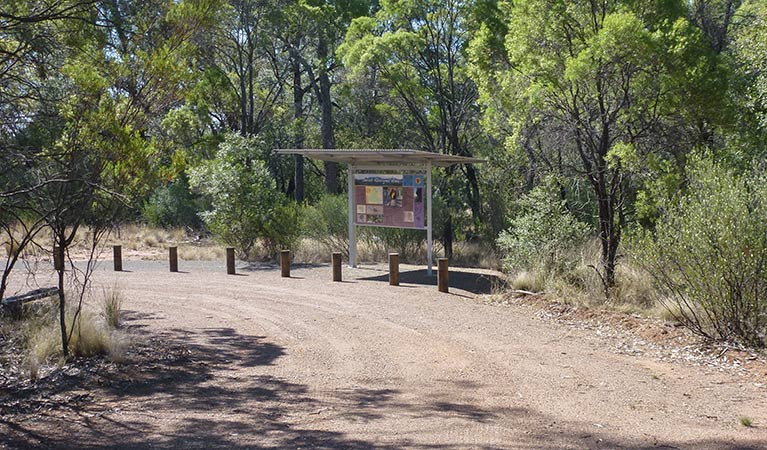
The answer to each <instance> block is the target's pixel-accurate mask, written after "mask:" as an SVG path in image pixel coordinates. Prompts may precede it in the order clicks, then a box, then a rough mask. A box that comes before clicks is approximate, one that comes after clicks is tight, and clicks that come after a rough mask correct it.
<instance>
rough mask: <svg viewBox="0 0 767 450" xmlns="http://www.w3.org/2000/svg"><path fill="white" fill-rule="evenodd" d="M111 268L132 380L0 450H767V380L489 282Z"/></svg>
mask: <svg viewBox="0 0 767 450" xmlns="http://www.w3.org/2000/svg"><path fill="white" fill-rule="evenodd" d="M125 269H126V270H127V272H123V273H114V272H109V271H106V270H103V271H99V272H97V273H96V274H95V278H94V279H95V283H96V284H97V285H117V286H119V287H120V288H121V290H122V291H123V293H124V295H125V297H126V302H125V304H124V305H123V308H124V309H125V310H126V311H125V319H126V323H127V326H128V327H129V328H130V329H131V330H132V331H133V332H134V333H135V334H136V336H137V337H136V339H137V342H138V343H139V344H137V345H138V347H139V349H144V350H139V351H138V354H137V355H134V356H135V358H138V359H136V360H140V361H143V365H141V366H139V367H133V366H130V365H126V368H124V369H120V367H119V366H116V368H113V369H111V371H110V373H109V374H97V376H96V375H94V377H96V378H94V380H96V381H95V382H94V383H95V384H96V386H95V387H93V388H91V389H89V390H88V391H87V392H85V393H81V394H77V395H85V396H86V397H77V396H76V395H74V394H72V397H71V398H72V399H74V400H72V403H71V405H70V406H69V407H61V406H60V407H57V408H50V409H49V410H48V412H47V414H44V415H43V416H42V417H40V416H35V418H34V419H31V418H30V417H31V416H28V417H27V416H21V415H19V416H18V417H15V416H13V415H8V416H6V417H3V418H0V448H29V447H53V448H84V449H87V448H107V447H108V448H161V449H164V448H167V449H170V448H227V449H282V448H286V449H311V448H319V449H337V448H349V449H400V448H412V449H501V448H512V449H581V448H605V449H607V448H611V449H612V448H629V449H645V448H647V449H649V448H685V449H712V450H713V449H767V387H765V384H764V382H765V381H767V373H763V374H754V373H741V372H740V371H734V370H723V369H722V368H721V367H714V366H709V365H706V364H702V363H695V362H690V361H686V360H685V358H683V357H680V358H671V357H669V358H665V357H664V356H663V355H664V354H667V353H662V352H661V353H659V352H653V351H648V350H647V347H646V346H644V347H643V346H642V345H641V343H640V344H635V345H632V346H629V347H627V346H626V344H625V342H624V341H625V339H624V338H623V337H621V336H618V335H619V334H620V333H613V332H608V331H606V330H605V329H602V328H600V327H598V326H573V325H572V324H569V323H561V321H557V320H550V319H547V318H546V317H541V315H540V314H538V313H536V312H535V310H533V309H531V308H529V307H527V306H525V305H520V304H515V303H513V302H512V303H510V304H499V303H498V302H495V301H493V298H494V297H493V296H490V295H488V294H490V292H491V290H492V289H493V287H494V286H495V285H496V284H497V282H496V280H495V276H494V274H492V273H490V272H485V271H473V270H468V269H455V270H454V271H453V272H451V286H452V287H451V293H450V294H442V293H439V292H437V290H436V287H435V285H436V279H434V278H428V277H426V276H425V275H424V274H423V272H419V271H416V268H414V267H408V266H403V267H402V271H403V275H402V280H403V283H402V285H401V286H399V287H392V286H389V285H388V282H387V281H386V280H387V276H386V272H385V271H383V269H382V268H381V267H370V268H366V269H354V270H353V269H348V268H346V267H344V279H345V280H346V281H344V282H342V283H333V282H331V281H330V280H331V271H330V268H329V267H327V266H305V267H298V268H294V269H293V271H292V275H293V276H292V277H291V278H289V279H288V278H281V277H280V272H279V269H275V268H273V267H271V266H261V267H250V268H246V267H243V266H242V265H241V266H240V267H239V268H238V271H239V275H237V276H228V275H226V274H225V273H223V272H224V268H223V265H222V264H215V263H203V262H193V263H185V262H181V270H182V271H185V272H186V273H178V274H171V273H167V272H166V270H167V269H166V265H165V263H162V262H155V261H126V262H125ZM457 286H461V287H462V288H458V287H457ZM636 348H639V349H640V350H641V351H640V350H636V351H635V350H634V349H636ZM669 351H671V350H669ZM141 352H145V353H141ZM142 355H143V356H142ZM141 358H143V359H141ZM6 412H7V411H6ZM25 417H26V418H25ZM741 417H748V418H749V419H751V421H752V422H753V426H752V427H744V426H743V425H741V423H740V418H741Z"/></svg>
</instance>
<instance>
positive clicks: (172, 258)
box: [168, 247, 178, 272]
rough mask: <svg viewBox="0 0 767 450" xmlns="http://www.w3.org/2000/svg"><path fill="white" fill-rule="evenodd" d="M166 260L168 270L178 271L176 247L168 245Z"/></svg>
mask: <svg viewBox="0 0 767 450" xmlns="http://www.w3.org/2000/svg"><path fill="white" fill-rule="evenodd" d="M168 261H169V262H170V271H171V272H178V247H168Z"/></svg>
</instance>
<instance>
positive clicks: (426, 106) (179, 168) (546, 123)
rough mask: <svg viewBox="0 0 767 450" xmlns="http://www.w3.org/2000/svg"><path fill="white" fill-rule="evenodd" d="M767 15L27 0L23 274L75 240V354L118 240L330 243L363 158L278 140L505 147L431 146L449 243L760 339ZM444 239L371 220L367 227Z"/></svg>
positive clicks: (437, 228)
mask: <svg viewBox="0 0 767 450" xmlns="http://www.w3.org/2000/svg"><path fill="white" fill-rule="evenodd" d="M766 42H767V6H765V3H764V2H763V1H756V0H740V1H703V0H696V1H688V2H685V1H681V0H678V1H666V2H655V1H649V0H648V1H631V2H628V1H619V0H613V1H605V2H600V3H598V4H595V3H593V2H580V1H574V2H566V1H558V0H520V1H513V2H512V1H506V0H498V1H484V0H482V1H480V0H477V1H447V2H445V1H436V0H403V1H382V2H378V1H364V0H357V1H347V2H334V1H328V2H319V1H313V0H307V1H288V0H270V1H265V2H253V1H250V0H211V1H208V0H205V1H200V0H178V1H177V0H158V1H155V2H150V3H146V2H144V3H142V2H134V1H126V2H116V1H114V2H109V1H108V2H106V3H102V2H89V1H74V0H55V1H50V2H42V3H41V2H33V1H27V0H19V1H12V2H10V3H9V4H7V5H5V6H4V11H3V14H2V18H1V19H0V55H2V58H0V105H2V107H0V147H2V149H3V151H2V152H0V250H2V254H3V255H4V258H3V261H4V265H3V273H2V278H0V297H7V296H9V295H11V292H9V291H8V286H9V280H10V277H11V274H14V273H17V272H26V273H34V272H35V271H36V270H39V269H40V268H41V267H48V266H47V265H46V264H50V263H51V262H52V261H53V260H54V259H55V260H58V261H61V262H62V264H61V265H59V267H58V268H57V286H58V288H59V296H58V299H57V304H56V307H57V311H58V324H59V328H60V330H59V331H60V334H61V339H60V341H59V343H60V344H61V347H62V355H63V356H64V357H65V358H66V357H69V356H70V355H71V354H72V352H80V351H81V350H80V347H78V346H79V345H80V344H79V343H77V342H75V341H72V342H70V339H71V337H72V336H74V334H73V330H83V329H85V325H83V321H94V320H95V319H94V318H93V317H91V316H87V315H84V312H83V309H82V307H83V302H84V299H85V297H86V296H87V293H88V292H89V288H88V285H89V281H90V274H91V272H92V270H93V262H94V261H95V260H97V259H98V256H99V254H100V252H101V251H102V250H103V249H104V248H105V245H108V244H110V243H113V242H115V243H117V242H119V243H121V244H123V245H124V246H125V248H126V251H129V252H130V251H138V250H139V249H141V250H142V251H144V250H146V249H152V250H151V251H150V252H149V253H150V254H154V255H155V256H157V257H159V256H160V255H163V254H164V251H165V249H166V248H167V246H169V245H171V244H174V245H175V244H183V245H179V247H180V248H179V251H180V254H179V256H180V258H181V259H220V258H222V257H223V254H224V253H223V252H224V250H223V247H224V246H233V247H235V248H236V249H237V251H238V252H239V255H238V256H239V257H240V258H243V259H248V260H256V259H269V258H273V257H274V255H275V253H276V252H278V251H279V250H280V249H283V248H290V249H291V250H293V253H294V255H296V256H297V258H299V259H300V260H303V261H307V262H314V261H326V260H327V258H329V255H330V253H331V252H332V251H341V252H344V253H348V249H347V248H346V241H347V235H346V233H347V229H346V217H347V214H348V211H347V210H346V208H347V205H346V201H345V198H346V193H345V192H344V191H345V186H346V182H345V181H346V180H345V178H346V172H345V169H344V168H343V167H339V166H338V165H337V164H334V163H321V162H318V161H312V160H309V159H305V158H303V157H301V156H293V157H284V156H278V155H276V154H275V153H274V152H273V150H274V149H276V148H313V147H314V148H416V149H421V150H426V151H430V152H436V153H441V154H449V155H460V156H472V157H479V158H483V159H485V160H486V161H487V162H486V164H482V165H458V166H455V167H449V168H444V169H442V168H440V169H435V170H434V172H433V174H432V175H433V178H434V193H435V195H434V236H435V239H436V240H437V241H438V245H437V248H436V250H437V254H438V255H439V256H446V257H448V258H450V259H451V261H452V264H453V265H474V266H476V265H479V266H483V267H503V269H504V270H505V271H507V272H508V274H509V276H510V279H511V280H512V283H513V285H514V287H515V288H516V289H518V290H524V291H529V292H543V293H545V294H546V295H547V296H549V297H550V298H552V299H555V300H558V301H564V302H571V303H578V304H584V305H591V306H602V305H605V306H607V307H613V308H618V309H625V310H627V311H656V310H657V308H658V307H659V306H660V307H662V308H664V311H665V312H664V314H665V315H666V316H667V317H670V318H673V319H674V320H676V321H678V322H679V323H681V324H683V325H685V326H687V327H689V328H690V329H691V330H693V331H694V332H695V333H698V334H699V335H701V336H703V337H705V338H706V339H710V340H718V341H725V342H727V343H731V344H736V345H741V346H749V347H754V348H763V347H765V346H767V340H766V339H767V290H766V288H765V286H766V285H767V283H766V282H767V279H765V275H764V274H765V273H766V271H765V270H764V269H765V267H764V265H765V262H766V261H767V260H766V259H765V258H766V257H767V242H766V241H765V239H767V238H766V237H765V236H767V233H765V231H767V230H765V228H764V227H765V225H764V224H765V206H764V203H765V201H767V196H766V195H767V194H765V192H764V188H763V186H764V179H765V177H766V176H767V173H765V170H767V167H765V149H767V75H765V74H766V73H767V56H765V55H767V48H765V45H767V44H765V43H766ZM146 224H148V225H150V226H151V228H147V227H145V225H146ZM424 241H425V233H423V232H422V231H414V230H399V229H382V228H381V229H376V228H364V229H362V230H361V231H360V254H361V257H362V259H363V260H365V259H369V260H380V259H381V258H382V257H383V256H384V255H385V254H386V253H387V252H389V251H397V252H399V253H400V254H401V255H402V259H403V261H405V262H423V258H424V256H423V255H424V252H423V247H424ZM144 256H146V255H144ZM149 257H152V256H151V255H150V256H149ZM75 259H77V260H80V261H86V262H85V263H84V265H85V268H84V269H83V268H82V266H78V265H77V264H74V263H73V261H74V260H75ZM71 286H76V289H74V290H72V289H70V287H71ZM13 293H16V292H13ZM71 308H74V310H73V309H71ZM110 316H111V317H112V318H116V316H114V314H111V315H110ZM78 333H79V331H78ZM70 344H71V345H72V346H73V347H72V348H69V347H70ZM43 347H44V346H43Z"/></svg>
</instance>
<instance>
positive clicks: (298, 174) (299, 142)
mask: <svg viewBox="0 0 767 450" xmlns="http://www.w3.org/2000/svg"><path fill="white" fill-rule="evenodd" d="M295 47H296V48H297V47H298V46H295ZM295 51H296V50H294V51H293V55H291V59H292V61H291V64H292V69H293V119H294V122H295V143H294V147H295V148H297V149H301V148H304V124H303V120H304V90H303V88H302V86H301V62H300V61H299V59H298V55H295ZM293 162H294V172H293V178H294V185H295V186H294V189H295V191H294V198H295V200H296V201H297V202H298V203H301V202H303V201H304V157H303V156H302V155H294V159H293Z"/></svg>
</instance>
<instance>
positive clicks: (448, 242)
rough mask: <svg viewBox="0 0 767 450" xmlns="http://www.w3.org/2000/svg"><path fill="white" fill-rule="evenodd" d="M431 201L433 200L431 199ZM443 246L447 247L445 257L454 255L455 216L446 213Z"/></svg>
mask: <svg viewBox="0 0 767 450" xmlns="http://www.w3.org/2000/svg"><path fill="white" fill-rule="evenodd" d="M430 201H431V200H430ZM442 246H443V247H445V258H447V259H450V258H452V257H453V216H451V215H450V213H449V212H447V214H445V230H444V232H443V234H442Z"/></svg>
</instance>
